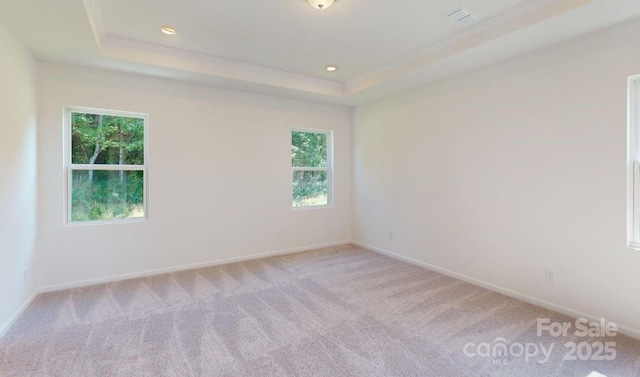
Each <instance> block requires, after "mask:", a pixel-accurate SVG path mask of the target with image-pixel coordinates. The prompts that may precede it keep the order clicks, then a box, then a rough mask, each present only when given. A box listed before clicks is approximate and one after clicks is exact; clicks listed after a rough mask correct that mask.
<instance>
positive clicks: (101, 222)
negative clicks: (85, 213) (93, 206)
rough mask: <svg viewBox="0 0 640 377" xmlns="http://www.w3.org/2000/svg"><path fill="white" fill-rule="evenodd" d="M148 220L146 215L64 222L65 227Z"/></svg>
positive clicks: (131, 222) (144, 221) (143, 221)
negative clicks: (129, 217)
mask: <svg viewBox="0 0 640 377" xmlns="http://www.w3.org/2000/svg"><path fill="white" fill-rule="evenodd" d="M148 221H149V218H148V217H135V218H131V219H114V220H92V221H74V222H67V223H65V224H64V225H65V227H69V228H76V227H87V226H94V225H119V224H135V223H146V222H148Z"/></svg>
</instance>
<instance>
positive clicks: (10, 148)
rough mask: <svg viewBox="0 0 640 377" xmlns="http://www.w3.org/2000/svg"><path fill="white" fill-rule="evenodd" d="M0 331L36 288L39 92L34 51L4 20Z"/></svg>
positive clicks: (0, 34)
mask: <svg viewBox="0 0 640 377" xmlns="http://www.w3.org/2000/svg"><path fill="white" fill-rule="evenodd" d="M0 57H1V58H0V88H1V90H0V113H1V114H2V116H1V118H0V119H1V120H0V135H1V136H0V161H1V162H2V174H0V303H1V305H0V334H2V332H3V330H5V329H6V326H7V325H8V324H9V323H10V322H11V321H12V320H13V319H14V316H15V314H16V313H17V312H18V311H19V309H20V308H21V307H22V306H23V305H24V304H26V303H27V302H28V299H29V297H31V296H32V295H33V294H34V292H35V286H36V279H35V274H34V273H33V271H32V267H33V262H34V250H35V247H34V245H35V233H36V102H35V100H36V95H35V80H34V79H35V64H34V61H33V58H32V57H31V55H30V54H29V53H28V52H27V51H26V50H25V49H24V48H23V47H22V45H21V44H20V42H18V40H17V39H16V38H15V37H14V36H13V34H12V33H11V32H10V31H9V30H8V29H7V28H6V27H5V26H4V25H3V24H2V23H0Z"/></svg>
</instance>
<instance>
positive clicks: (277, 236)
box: [276, 232, 282, 240]
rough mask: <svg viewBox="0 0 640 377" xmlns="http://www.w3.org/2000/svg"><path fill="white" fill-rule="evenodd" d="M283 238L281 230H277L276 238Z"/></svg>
mask: <svg viewBox="0 0 640 377" xmlns="http://www.w3.org/2000/svg"><path fill="white" fill-rule="evenodd" d="M280 238H282V234H281V233H280V232H276V239H277V240H279V239H280Z"/></svg>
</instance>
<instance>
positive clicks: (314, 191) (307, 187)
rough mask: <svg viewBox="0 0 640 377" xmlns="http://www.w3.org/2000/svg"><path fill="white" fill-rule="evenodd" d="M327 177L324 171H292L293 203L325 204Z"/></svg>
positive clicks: (327, 186)
mask: <svg viewBox="0 0 640 377" xmlns="http://www.w3.org/2000/svg"><path fill="white" fill-rule="evenodd" d="M328 193H329V179H328V175H327V172H325V171H296V172H294V173H293V205H294V206H296V207H300V206H307V205H325V204H327V195H328Z"/></svg>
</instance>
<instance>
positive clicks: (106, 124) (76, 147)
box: [71, 113, 144, 165]
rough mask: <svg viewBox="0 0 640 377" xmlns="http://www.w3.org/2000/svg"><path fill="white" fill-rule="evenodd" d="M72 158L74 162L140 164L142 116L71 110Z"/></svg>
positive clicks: (142, 137) (142, 134)
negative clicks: (73, 111) (131, 116)
mask: <svg viewBox="0 0 640 377" xmlns="http://www.w3.org/2000/svg"><path fill="white" fill-rule="evenodd" d="M92 158H93V159H94V161H93V162H92V161H91V160H92ZM71 161H72V162H73V163H74V164H91V163H94V164H113V165H119V164H120V165H121V164H127V165H143V164H144V120H143V119H141V118H127V117H119V116H109V115H98V114H87V113H72V118H71Z"/></svg>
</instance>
